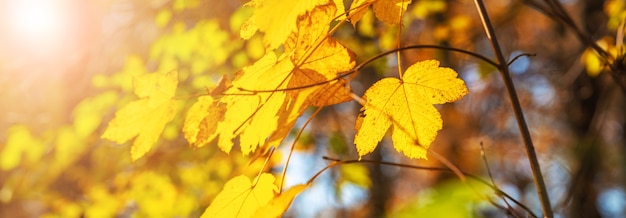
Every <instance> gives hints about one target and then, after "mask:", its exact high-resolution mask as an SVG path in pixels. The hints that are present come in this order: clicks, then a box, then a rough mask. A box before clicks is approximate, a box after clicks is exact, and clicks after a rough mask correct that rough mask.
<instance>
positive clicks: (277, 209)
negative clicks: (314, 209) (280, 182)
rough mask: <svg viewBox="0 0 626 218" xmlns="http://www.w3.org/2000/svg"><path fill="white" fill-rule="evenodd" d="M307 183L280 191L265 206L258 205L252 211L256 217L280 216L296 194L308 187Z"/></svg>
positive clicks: (273, 217) (271, 217) (270, 217)
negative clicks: (255, 209)
mask: <svg viewBox="0 0 626 218" xmlns="http://www.w3.org/2000/svg"><path fill="white" fill-rule="evenodd" d="M308 187H309V185H306V184H300V185H295V186H293V187H291V188H289V190H287V191H284V192H283V193H280V194H279V195H278V196H276V197H274V198H273V199H272V200H271V201H270V202H268V203H267V204H266V205H265V206H263V207H260V208H259V209H257V211H256V212H255V213H254V214H255V216H257V217H258V218H275V217H281V216H282V215H283V213H284V212H285V211H286V210H287V208H289V205H291V202H292V201H293V199H294V198H296V195H299V194H300V193H301V192H302V191H304V190H305V189H306V188H308Z"/></svg>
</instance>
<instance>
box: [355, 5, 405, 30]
mask: <svg viewBox="0 0 626 218" xmlns="http://www.w3.org/2000/svg"><path fill="white" fill-rule="evenodd" d="M410 3H411V0H355V1H353V2H352V5H350V11H349V14H350V16H349V18H350V22H351V23H352V25H356V23H357V22H359V20H361V18H362V17H363V15H365V12H367V9H368V8H369V6H370V5H372V8H373V9H374V14H375V15H376V17H377V18H378V19H379V20H382V21H384V22H386V23H389V24H399V23H400V21H402V15H403V14H404V12H405V11H406V8H407V7H408V5H409V4H410Z"/></svg>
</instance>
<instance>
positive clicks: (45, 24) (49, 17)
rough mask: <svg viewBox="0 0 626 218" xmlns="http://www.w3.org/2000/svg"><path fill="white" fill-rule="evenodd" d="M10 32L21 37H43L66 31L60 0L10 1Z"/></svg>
mask: <svg viewBox="0 0 626 218" xmlns="http://www.w3.org/2000/svg"><path fill="white" fill-rule="evenodd" d="M8 8H9V11H8V14H7V15H8V21H9V28H10V32H11V33H12V34H13V35H14V36H16V37H18V38H21V39H30V40H32V39H42V38H48V37H55V36H58V35H60V34H61V33H62V31H64V30H63V29H64V24H65V23H66V20H65V19H64V15H63V11H62V7H61V4H60V2H59V1H45V0H16V1H10V2H8Z"/></svg>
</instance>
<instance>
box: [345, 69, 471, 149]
mask: <svg viewBox="0 0 626 218" xmlns="http://www.w3.org/2000/svg"><path fill="white" fill-rule="evenodd" d="M467 93H468V91H467V87H466V86H465V83H464V82H463V80H461V79H458V78H457V73H456V72H455V71H454V70H452V69H450V68H443V67H439V61H436V60H427V61H422V62H418V63H415V64H413V65H412V66H410V67H409V68H408V69H407V70H406V72H405V73H404V77H403V78H401V79H396V78H385V79H382V80H380V81H378V82H376V83H375V84H374V85H373V86H372V87H370V88H369V89H368V90H367V91H365V97H364V98H365V99H366V101H367V104H365V105H364V106H363V108H362V109H361V112H362V114H361V115H359V117H358V118H357V122H356V123H357V124H356V130H357V134H356V136H355V139H354V141H355V144H356V147H357V151H358V152H359V156H363V155H366V154H368V153H370V152H372V151H373V150H374V149H375V148H376V146H377V144H378V142H380V141H381V140H382V138H383V136H384V135H385V133H386V132H387V129H389V127H390V126H391V125H393V130H392V141H393V144H394V147H395V148H396V150H398V151H400V152H402V153H404V155H406V156H407V157H409V158H423V159H426V149H428V147H429V146H430V144H431V143H432V142H433V141H434V140H435V138H436V136H437V131H439V130H440V129H441V127H442V120H441V115H440V114H439V112H438V111H437V109H436V108H435V107H434V106H433V104H443V103H446V102H452V101H456V100H458V99H460V98H461V97H463V96H465V95H466V94H467Z"/></svg>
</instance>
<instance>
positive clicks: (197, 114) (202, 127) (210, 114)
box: [183, 96, 225, 147]
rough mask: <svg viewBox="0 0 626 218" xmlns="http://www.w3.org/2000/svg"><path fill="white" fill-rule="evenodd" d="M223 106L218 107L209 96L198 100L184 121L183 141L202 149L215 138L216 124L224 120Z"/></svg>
mask: <svg viewBox="0 0 626 218" xmlns="http://www.w3.org/2000/svg"><path fill="white" fill-rule="evenodd" d="M224 109H225V107H224V105H219V104H218V102H217V101H214V100H213V97H211V96H202V97H200V98H198V102H196V103H195V104H194V105H193V106H191V108H190V109H189V112H187V118H186V119H185V125H184V126H183V133H184V134H185V139H187V141H188V142H189V143H190V144H192V145H194V146H196V147H202V146H204V145H206V144H207V143H209V142H211V140H213V138H215V136H217V132H216V130H217V124H218V122H220V121H221V120H222V119H224Z"/></svg>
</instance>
